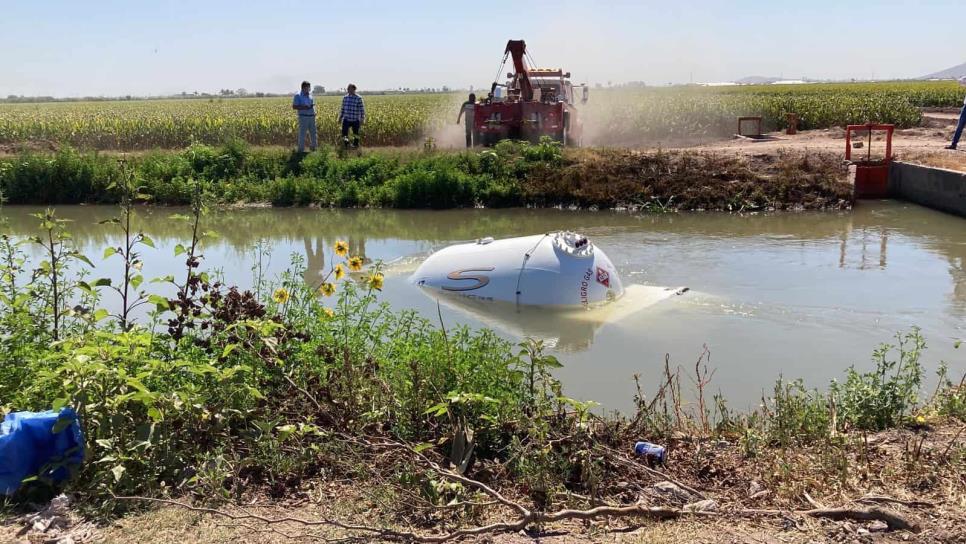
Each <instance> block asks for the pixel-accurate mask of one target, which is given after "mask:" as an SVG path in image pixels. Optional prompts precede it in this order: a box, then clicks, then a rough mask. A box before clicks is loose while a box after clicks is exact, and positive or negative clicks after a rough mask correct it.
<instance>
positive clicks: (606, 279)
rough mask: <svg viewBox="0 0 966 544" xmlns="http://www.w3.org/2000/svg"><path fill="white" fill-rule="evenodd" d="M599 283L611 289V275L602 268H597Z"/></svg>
mask: <svg viewBox="0 0 966 544" xmlns="http://www.w3.org/2000/svg"><path fill="white" fill-rule="evenodd" d="M597 283H599V284H601V285H603V286H604V287H610V274H608V273H607V271H606V270H604V269H603V268H601V267H599V266H598V267H597Z"/></svg>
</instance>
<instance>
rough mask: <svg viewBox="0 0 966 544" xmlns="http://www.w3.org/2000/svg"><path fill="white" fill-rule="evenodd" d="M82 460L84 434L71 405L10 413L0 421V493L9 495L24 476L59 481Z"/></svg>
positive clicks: (64, 478)
mask: <svg viewBox="0 0 966 544" xmlns="http://www.w3.org/2000/svg"><path fill="white" fill-rule="evenodd" d="M83 461H84V437H83V435H82V434H81V429H80V423H79V421H78V419H77V414H76V413H75V412H74V409H73V408H62V409H61V410H59V411H56V410H48V411H46V412H11V413H9V414H7V417H5V418H4V419H3V423H0V492H2V493H4V494H6V495H12V494H13V493H14V492H15V491H17V489H18V488H19V487H20V484H21V483H22V482H23V480H24V479H25V478H28V477H31V476H37V477H39V478H41V479H46V480H51V481H54V482H60V481H64V480H67V479H68V478H70V476H71V475H72V474H75V473H76V472H77V470H78V469H79V468H80V466H81V463H82V462H83Z"/></svg>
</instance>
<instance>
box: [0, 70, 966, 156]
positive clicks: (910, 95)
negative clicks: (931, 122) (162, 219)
mask: <svg viewBox="0 0 966 544" xmlns="http://www.w3.org/2000/svg"><path fill="white" fill-rule="evenodd" d="M963 94H964V91H963V89H962V88H961V87H959V86H958V85H956V84H955V83H952V82H895V83H854V84H810V85H755V86H740V87H670V88H640V89H597V90H592V92H591V95H590V102H589V103H588V104H587V105H586V106H584V107H582V108H581V109H582V117H583V119H584V122H585V124H586V125H587V127H588V133H589V134H592V135H593V137H592V138H591V139H590V141H589V143H592V144H596V145H620V144H631V143H634V142H643V141H653V140H675V139H689V138H694V137H699V138H700V137H721V136H727V135H730V134H732V133H734V131H735V124H736V121H735V119H736V117H737V116H743V115H760V116H762V117H763V124H764V128H765V129H766V130H773V129H780V128H784V126H785V114H786V113H789V112H793V113H796V114H798V117H799V119H800V123H799V126H800V128H802V129H812V128H827V127H831V126H836V125H845V124H850V123H852V124H854V123H864V122H867V121H874V122H879V123H894V124H896V125H897V126H899V127H900V128H902V127H910V126H915V125H916V124H918V123H919V121H920V119H921V113H920V108H921V107H937V106H942V107H956V106H959V105H961V104H962V99H963ZM462 98H463V96H462V95H461V94H456V93H454V94H422V95H419V94H408V95H372V96H366V97H365V99H366V111H367V117H368V118H367V123H366V126H365V127H364V129H363V137H364V142H365V144H366V145H369V146H400V145H410V144H413V143H417V142H420V141H421V140H422V139H423V138H425V137H427V136H431V135H433V134H434V133H435V132H436V131H437V130H438V129H440V128H441V127H443V126H444V125H448V124H452V123H453V121H454V120H455V118H456V113H457V108H458V104H459V102H460V100H461V99H462ZM290 104H291V102H290V99H288V98H232V99H218V98H214V99H172V100H131V101H104V102H55V103H39V104H0V144H20V143H24V142H33V141H43V142H52V143H57V144H64V143H66V144H70V145H73V146H75V147H79V148H82V149H118V150H138V149H154V148H182V147H185V146H187V145H190V144H191V143H194V142H200V143H207V144H219V143H223V142H224V141H226V140H227V139H229V138H241V139H243V140H245V141H247V142H249V143H250V144H253V145H284V146H291V145H294V142H295V133H296V122H295V121H296V118H295V114H294V112H293V111H292V110H291V108H290ZM316 104H317V111H318V117H317V118H318V126H319V137H320V139H321V141H322V142H330V143H331V142H335V141H336V140H337V137H338V133H339V126H338V124H337V122H336V117H337V113H338V109H339V104H340V98H339V97H336V96H327V97H321V98H318V99H317V100H316Z"/></svg>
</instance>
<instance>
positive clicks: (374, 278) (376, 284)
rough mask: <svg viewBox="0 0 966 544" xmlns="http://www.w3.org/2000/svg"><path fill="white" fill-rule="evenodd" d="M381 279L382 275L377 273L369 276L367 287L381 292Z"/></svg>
mask: <svg viewBox="0 0 966 544" xmlns="http://www.w3.org/2000/svg"><path fill="white" fill-rule="evenodd" d="M383 279H384V277H383V275H382V274H381V273H379V272H376V273H375V274H372V275H370V276H369V287H371V288H373V289H375V290H377V291H382V280H383Z"/></svg>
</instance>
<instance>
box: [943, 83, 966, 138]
mask: <svg viewBox="0 0 966 544" xmlns="http://www.w3.org/2000/svg"><path fill="white" fill-rule="evenodd" d="M959 84H960V85H962V86H963V87H966V76H963V77H961V78H959ZM964 126H966V97H963V109H961V110H960V111H959V124H957V125H956V132H955V133H953V141H952V142H950V144H949V145H947V146H946V149H956V146H957V145H959V137H960V136H962V135H963V127H964Z"/></svg>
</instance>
